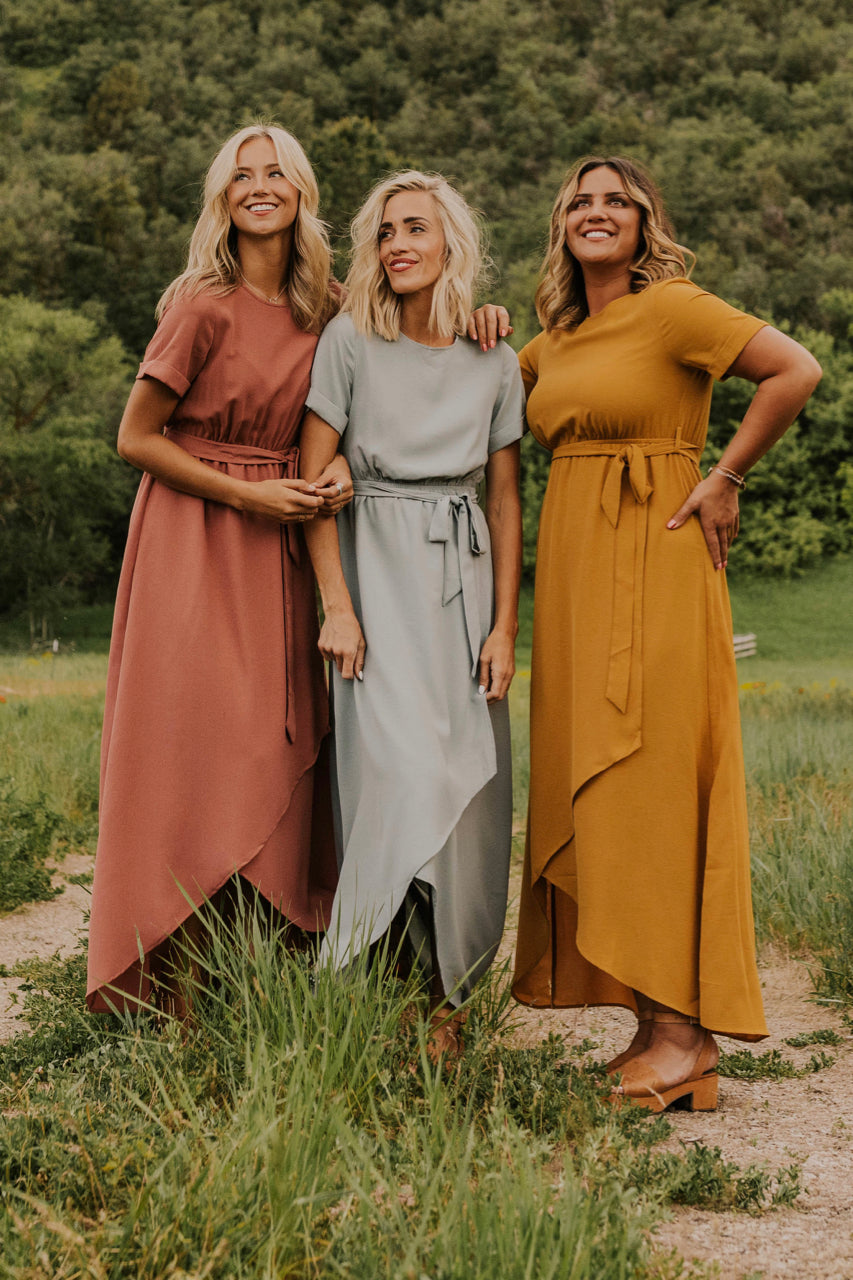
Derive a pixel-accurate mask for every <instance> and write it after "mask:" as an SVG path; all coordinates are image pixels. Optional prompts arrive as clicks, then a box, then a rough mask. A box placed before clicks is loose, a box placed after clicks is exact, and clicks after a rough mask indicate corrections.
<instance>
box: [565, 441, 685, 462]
mask: <svg viewBox="0 0 853 1280" xmlns="http://www.w3.org/2000/svg"><path fill="white" fill-rule="evenodd" d="M631 450H637V451H639V452H640V453H641V454H642V455H643V457H645V458H655V457H663V456H664V455H666V454H668V453H681V454H686V455H687V456H688V457H690V456H695V457H697V458H698V457H699V456H700V455H701V453H702V450H701V448H700V446H699V445H698V444H688V443H687V442H686V441H684V440H678V439H671V438H667V439H660V438H658V439H647V438H646V439H644V438H641V437H637V438H629V439H626V440H573V441H572V442H571V443H570V444H561V445H558V446H557V448H556V449H555V450H554V451H553V453H552V454H551V461H552V462H554V461H558V460H559V459H560V458H584V457H592V458H595V457H599V458H602V457H603V458H614V457H619V456H620V455H621V454H622V453H623V452H624V453H625V454H626V455H627V454H628V453H629V452H630V451H631Z"/></svg>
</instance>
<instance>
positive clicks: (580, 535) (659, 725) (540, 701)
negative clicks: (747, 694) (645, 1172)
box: [513, 279, 767, 1040]
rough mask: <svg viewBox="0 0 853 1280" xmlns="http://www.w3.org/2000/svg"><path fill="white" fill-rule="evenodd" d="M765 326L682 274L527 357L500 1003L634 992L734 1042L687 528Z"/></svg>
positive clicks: (731, 754) (741, 1029) (712, 600)
mask: <svg viewBox="0 0 853 1280" xmlns="http://www.w3.org/2000/svg"><path fill="white" fill-rule="evenodd" d="M761 326H762V322H761V321H760V320H757V319H755V318H754V317H751V316H748V315H744V314H743V313H742V312H740V311H737V310H735V309H734V308H732V307H730V306H728V304H726V303H724V302H722V301H721V300H720V299H719V298H716V297H714V296H713V295H711V294H708V293H705V292H703V291H702V290H701V289H699V288H697V287H696V286H695V285H693V284H691V283H690V282H689V281H687V280H684V279H676V280H666V281H660V282H658V283H656V284H653V285H650V286H649V287H647V288H646V289H645V290H643V291H642V292H640V293H636V294H629V295H626V296H625V297H622V298H618V299H616V300H614V301H613V302H611V303H610V304H609V305H608V306H607V307H606V308H605V309H604V310H603V311H602V312H600V313H599V314H598V315H596V316H593V317H590V318H587V319H586V320H584V321H583V322H582V323H581V324H580V325H578V326H577V327H576V328H575V329H574V330H572V331H571V332H566V331H558V330H554V331H552V332H550V333H541V334H539V336H538V337H537V338H534V339H533V341H532V342H531V343H529V344H528V345H527V346H526V347H525V348H524V350H523V351H522V353H521V357H520V360H521V368H522V375H523V378H524V382H525V386H526V390H527V393H528V406H527V414H528V422H529V424H530V429H531V431H532V432H533V434H534V435H535V437H536V438H537V440H539V441H540V442H541V443H542V444H543V445H545V446H546V448H548V449H550V450H551V451H552V465H551V472H550V478H549V481H548V488H547V492H546V495H545V501H544V504H543V508H542V515H541V522H540V529H539V545H538V553H537V562H536V596H535V612H534V629H533V671H532V690H531V785H530V811H529V820H528V840H527V853H526V864H525V875H524V886H523V890H522V901H521V912H520V921H519V933H518V947H517V954H516V971H515V980H514V985H513V991H514V994H515V996H516V998H517V999H518V1000H520V1001H522V1002H524V1003H526V1004H532V1005H539V1006H542V1005H554V1006H561V1007H567V1006H578V1005H587V1004H590V1005H596V1004H602V1005H624V1006H626V1007H627V1008H630V1009H634V1010H635V1009H636V1005H635V1001H634V996H633V990H632V989H636V990H638V991H642V992H643V993H644V994H646V995H647V996H649V997H650V998H652V999H653V1000H657V1001H660V1002H661V1003H663V1004H665V1005H667V1006H669V1007H670V1008H673V1009H677V1010H680V1011H681V1012H683V1013H685V1014H689V1015H691V1016H696V1017H698V1018H699V1019H700V1020H701V1022H702V1024H703V1026H705V1027H707V1028H709V1029H710V1030H712V1031H717V1032H721V1033H723V1034H725V1035H729V1036H734V1037H737V1038H739V1039H743V1040H757V1039H760V1038H761V1037H763V1036H764V1035H766V1034H767V1029H766V1025H765V1022H764V1014H763V1009H762V1001H761V993H760V988H759V981H758V974H757V970H756V963H755V941H754V930H753V918H752V902H751V891H750V873H749V849H748V830H747V815H746V797H745V784H744V772H743V759H742V749H741V739H740V720H739V714H738V702H737V679H736V673H735V661H734V654H733V648H732V625H731V614H730V610H729V602H728V593H727V588H726V580H725V574H724V573H723V572H720V571H716V570H715V569H714V567H713V565H712V563H711V558H710V556H709V554H708V549H707V546H706V544H705V539H704V537H703V535H702V531H701V528H700V525H699V522H698V520H697V519H690V520H688V521H687V523H686V525H684V527H683V528H681V529H678V530H670V529H667V527H666V522H667V520H668V519H669V518H670V517H671V516H672V515H674V514H675V512H676V511H677V510H678V508H679V507H680V506H681V504H682V502H683V501H684V499H685V498H686V497H687V495H688V494H689V493H690V491H691V490H692V489H693V487H694V485H695V484H696V483H697V481H698V479H699V478H700V473H699V470H698V463H699V458H700V454H701V451H702V447H703V445H704V443H705V436H706V431H707V425H708V413H709V405H710V398H711V388H712V379H713V378H720V377H722V376H723V375H724V374H725V372H726V370H727V369H728V368H729V366H730V365H731V363H732V361H733V360H734V359H735V358H736V357H737V356H738V354H739V353H740V352H741V351H742V350H743V348H744V346H745V345H746V343H747V342H748V341H749V340H750V338H752V337H753V335H754V334H755V333H757V332H758V330H759V329H760V328H761Z"/></svg>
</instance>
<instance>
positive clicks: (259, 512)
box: [241, 480, 323, 524]
mask: <svg viewBox="0 0 853 1280" xmlns="http://www.w3.org/2000/svg"><path fill="white" fill-rule="evenodd" d="M242 492H243V498H242V502H241V507H242V510H243V511H248V512H250V513H251V515H254V516H263V517H264V518H265V519H267V520H277V521H278V523H279V524H292V523H295V522H299V523H301V522H303V521H305V520H313V518H314V516H316V515H317V513H318V512H319V510H320V508H321V507H322V505H323V499H322V498H321V497H320V495H319V494H318V493H317V492H316V486H315V485H313V484H308V482H307V480H252V481H249V482H248V483H247V485H246V488H245V490H243V491H242Z"/></svg>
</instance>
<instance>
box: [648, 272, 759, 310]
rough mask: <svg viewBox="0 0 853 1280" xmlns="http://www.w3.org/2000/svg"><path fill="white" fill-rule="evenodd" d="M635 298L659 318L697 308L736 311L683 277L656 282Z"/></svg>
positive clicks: (713, 294)
mask: <svg viewBox="0 0 853 1280" xmlns="http://www.w3.org/2000/svg"><path fill="white" fill-rule="evenodd" d="M637 297H638V298H640V299H644V300H645V302H646V305H647V306H648V307H649V308H650V309H651V310H652V311H653V312H654V313H655V314H656V315H658V316H661V317H664V316H668V315H675V316H677V315H680V314H683V313H684V312H686V311H691V310H697V309H698V308H711V309H716V308H724V309H726V310H729V311H734V310H735V309H736V308H734V307H731V306H730V305H729V303H727V302H724V301H723V299H722V298H718V297H717V295H716V294H715V293H709V292H708V290H707V289H703V288H702V287H701V286H700V285H698V284H694V283H693V281H692V280H688V279H687V278H686V277H684V276H673V277H672V278H671V279H669V280H656V281H655V282H654V284H650V285H648V287H647V288H645V289H643V291H642V292H641V293H640V294H638V295H637Z"/></svg>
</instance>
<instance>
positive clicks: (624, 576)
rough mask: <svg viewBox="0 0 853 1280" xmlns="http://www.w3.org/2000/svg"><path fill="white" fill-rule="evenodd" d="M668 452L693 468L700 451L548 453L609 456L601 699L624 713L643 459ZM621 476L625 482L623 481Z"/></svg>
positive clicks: (601, 447) (658, 444) (634, 623)
mask: <svg viewBox="0 0 853 1280" xmlns="http://www.w3.org/2000/svg"><path fill="white" fill-rule="evenodd" d="M669 454H679V455H680V456H682V457H685V458H688V459H689V460H690V461H691V462H693V463H694V464H695V465H697V466H698V464H699V457H700V454H701V450H700V449H699V446H698V445H690V444H684V443H683V442H682V441H680V440H677V439H675V440H673V439H670V440H577V441H575V442H574V443H572V444H564V445H560V446H559V447H558V448H556V449H555V450H554V452H553V454H552V455H551V461H552V462H557V461H560V460H561V459H563V458H602V457H604V458H609V459H610V461H609V463H608V464H607V467H606V469H605V472H604V482H603V484H602V486H601V509H602V511H603V512H604V514H605V516H606V517H607V520H608V521H609V523H610V525H611V527H612V528H613V530H614V534H615V540H614V552H613V616H612V623H611V629H610V660H609V662H608V667H607V687H606V689H605V697H606V698H607V700H608V701H609V702H612V703H613V705H614V707H616V708H617V709H618V710H619V711H621V712H623V713H624V712H625V711H626V710H627V708H628V692H629V688H630V683H631V667H632V665H633V655H634V633H635V629H636V630H639V629H640V628H641V627H642V608H643V576H644V574H643V571H644V564H645V551H646V524H647V521H648V506H647V502H648V499H649V497H650V495H651V494H652V492H653V486H652V483H651V481H650V479H649V473H648V472H649V469H648V465H647V463H646V459H647V458H659V457H663V456H664V455H669ZM626 475H627V479H628V483H627V485H623V483H622V480H623V477H624V476H626ZM629 493H630V495H631V497H632V498H633V501H632V502H631V505H630V508H629V510H628V511H626V512H623V511H622V498H623V494H624V495H626V496H627V494H629ZM670 514H671V513H670ZM638 692H639V690H638Z"/></svg>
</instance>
